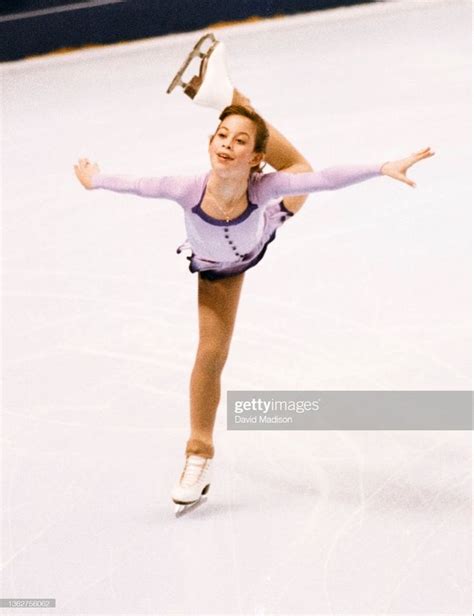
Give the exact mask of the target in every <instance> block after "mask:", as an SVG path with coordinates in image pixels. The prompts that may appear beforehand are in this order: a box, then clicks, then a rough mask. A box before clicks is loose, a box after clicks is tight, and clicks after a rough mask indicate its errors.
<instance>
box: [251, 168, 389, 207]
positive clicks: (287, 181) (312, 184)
mask: <svg viewBox="0 0 474 616" xmlns="http://www.w3.org/2000/svg"><path fill="white" fill-rule="evenodd" d="M382 166H383V165H380V164H376V165H341V166H337V167H328V168H327V169H323V170H322V171H314V172H313V171H312V172H307V173H288V172H285V171H276V172H274V173H267V174H265V175H263V176H261V178H260V179H258V180H257V182H256V186H255V188H256V191H257V199H258V201H259V202H266V201H269V200H270V199H274V198H279V197H284V196H285V195H304V194H308V193H312V192H317V191H322V190H338V189H340V188H345V187H346V186H351V185H352V184H357V183H359V182H364V181H365V180H369V179H371V178H375V177H378V176H380V175H381V172H380V170H381V168H382Z"/></svg>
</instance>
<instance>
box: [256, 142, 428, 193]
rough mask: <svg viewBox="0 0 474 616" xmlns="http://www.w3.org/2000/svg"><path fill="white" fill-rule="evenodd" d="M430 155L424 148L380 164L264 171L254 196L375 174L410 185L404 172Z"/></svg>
mask: <svg viewBox="0 0 474 616" xmlns="http://www.w3.org/2000/svg"><path fill="white" fill-rule="evenodd" d="M431 156H434V152H432V151H431V149H430V148H424V149H423V150H419V151H418V152H415V153H414V154H411V155H410V156H408V157H406V158H403V159H400V160H397V161H393V162H390V161H389V162H386V163H384V164H383V165H378V164H377V165H350V166H349V165H345V166H338V167H329V168H327V169H323V170H322V171H318V172H311V173H301V174H293V173H281V172H277V173H268V174H266V175H264V176H263V177H262V178H261V179H260V181H259V183H258V188H257V190H258V197H259V199H260V200H262V201H268V200H269V199H274V198H278V197H283V196H285V195H299V194H308V193H312V192H317V191H322V190H337V189H340V188H344V187H345V186H350V185H352V184H357V183H358V182H363V181H365V180H369V179H371V178H374V177H377V176H379V175H387V176H388V177H391V178H393V179H395V180H398V181H400V182H404V183H405V184H407V185H408V186H411V187H413V188H414V187H415V186H416V184H415V182H414V181H413V180H410V179H409V178H408V177H407V176H406V172H407V170H408V169H409V168H410V167H411V166H412V165H414V164H415V163H417V162H419V161H421V160H423V159H425V158H430V157H431Z"/></svg>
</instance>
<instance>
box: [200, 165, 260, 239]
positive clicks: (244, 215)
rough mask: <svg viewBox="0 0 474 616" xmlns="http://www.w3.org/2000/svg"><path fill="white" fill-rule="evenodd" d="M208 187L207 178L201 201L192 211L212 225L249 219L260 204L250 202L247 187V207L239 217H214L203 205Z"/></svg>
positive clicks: (235, 223)
mask: <svg viewBox="0 0 474 616" xmlns="http://www.w3.org/2000/svg"><path fill="white" fill-rule="evenodd" d="M208 177H209V176H208ZM206 189H207V180H206V184H205V185H204V190H203V191H202V195H201V198H200V199H199V203H198V204H197V205H195V206H194V207H193V208H191V211H192V212H193V213H194V214H197V215H198V216H199V218H202V220H205V221H206V222H208V223H209V224H211V225H216V226H217V227H228V226H229V225H238V224H239V223H241V222H243V221H244V220H247V218H248V217H249V216H250V214H251V213H252V212H253V211H254V210H256V209H257V208H258V205H255V203H250V199H249V191H248V188H247V208H246V209H245V210H244V211H243V212H242V214H240V215H239V216H237V218H231V219H230V220H221V219H220V218H214V217H213V216H209V214H206V212H205V211H204V210H203V209H202V207H201V203H202V200H203V199H204V195H205V194H206Z"/></svg>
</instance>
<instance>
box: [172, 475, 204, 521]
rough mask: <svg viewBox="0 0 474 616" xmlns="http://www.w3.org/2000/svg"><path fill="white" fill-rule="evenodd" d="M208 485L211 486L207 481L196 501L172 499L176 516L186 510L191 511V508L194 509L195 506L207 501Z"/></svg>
mask: <svg viewBox="0 0 474 616" xmlns="http://www.w3.org/2000/svg"><path fill="white" fill-rule="evenodd" d="M210 487H211V484H210V483H208V484H207V486H204V489H203V491H202V492H201V496H200V497H199V498H198V499H197V500H196V501H193V502H192V503H179V502H177V501H174V503H175V509H174V512H175V515H176V517H178V516H179V515H181V514H182V513H185V512H186V511H191V510H192V509H196V507H198V506H199V505H201V504H202V503H205V502H207V496H206V494H207V493H208V492H209V488H210Z"/></svg>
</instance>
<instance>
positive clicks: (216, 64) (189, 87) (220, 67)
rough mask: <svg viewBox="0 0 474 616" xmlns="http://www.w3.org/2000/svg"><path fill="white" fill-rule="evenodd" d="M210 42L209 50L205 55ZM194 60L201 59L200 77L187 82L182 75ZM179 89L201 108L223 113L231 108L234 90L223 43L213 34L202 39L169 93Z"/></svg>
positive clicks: (181, 69) (170, 87) (171, 84)
mask: <svg viewBox="0 0 474 616" xmlns="http://www.w3.org/2000/svg"><path fill="white" fill-rule="evenodd" d="M208 41H209V42H210V46H209V47H208V48H207V50H206V51H203V48H205V47H206V45H207V42H208ZM194 58H201V65H200V67H199V75H195V76H194V77H192V78H191V79H190V80H189V81H184V80H183V78H182V77H183V73H184V71H185V70H186V69H187V68H188V66H189V64H190V63H191V62H192V60H193V59H194ZM178 85H180V86H181V87H182V88H183V89H184V91H185V93H186V94H187V95H188V96H189V97H190V98H192V99H193V101H194V102H195V103H197V104H198V105H203V106H204V107H212V108H213V109H217V110H218V111H222V109H224V107H227V106H228V105H230V104H232V97H233V94H234V86H233V85H232V83H231V81H230V79H229V75H228V73H227V66H226V59H225V46H224V43H222V42H220V41H218V40H217V39H216V37H215V36H214V35H213V34H212V33H209V34H206V35H205V36H203V37H202V38H200V39H199V41H198V42H197V43H196V45H195V46H194V47H193V49H192V51H191V52H190V54H189V55H188V57H187V58H186V60H185V61H184V62H183V64H182V66H181V68H180V69H179V71H178V72H177V73H176V75H175V77H174V79H173V81H172V82H171V83H170V85H169V87H168V89H167V90H166V92H167V93H168V94H169V93H170V92H172V91H173V90H174V89H175V88H176V86H178Z"/></svg>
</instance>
